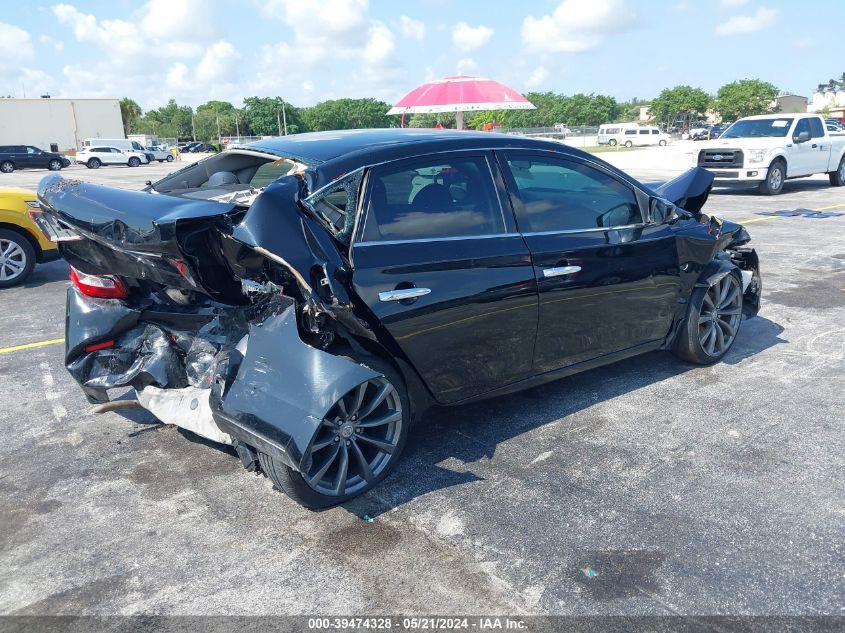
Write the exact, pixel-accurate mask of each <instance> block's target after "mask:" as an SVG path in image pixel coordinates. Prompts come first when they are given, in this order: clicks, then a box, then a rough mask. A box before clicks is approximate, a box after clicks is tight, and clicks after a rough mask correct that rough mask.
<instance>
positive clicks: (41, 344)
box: [0, 338, 65, 354]
mask: <svg viewBox="0 0 845 633" xmlns="http://www.w3.org/2000/svg"><path fill="white" fill-rule="evenodd" d="M64 342H65V340H64V339H63V338H51V339H50V340H49V341H38V342H37V343H24V344H23V345H13V346H12V347H0V354H7V353H9V352H19V351H20V350H22V349H34V348H36V347H44V346H45V345H58V344H59V343H64Z"/></svg>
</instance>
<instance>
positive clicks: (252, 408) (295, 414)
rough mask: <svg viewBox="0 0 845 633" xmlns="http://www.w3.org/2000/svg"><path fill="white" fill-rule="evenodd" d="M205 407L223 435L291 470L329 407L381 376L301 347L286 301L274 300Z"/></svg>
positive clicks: (233, 355)
mask: <svg viewBox="0 0 845 633" xmlns="http://www.w3.org/2000/svg"><path fill="white" fill-rule="evenodd" d="M220 369H221V372H222V374H221V375H219V377H218V380H217V382H216V383H215V385H214V387H213V390H212V396H211V408H212V411H213V413H214V419H215V421H216V422H217V425H218V426H219V427H220V429H221V430H222V431H224V432H225V433H228V434H229V435H231V436H232V437H234V438H236V439H239V440H241V441H243V442H244V443H246V444H248V445H250V446H255V447H257V448H258V449H259V450H261V451H263V452H267V453H270V454H272V455H274V456H277V457H279V458H280V459H281V460H282V461H283V462H285V463H286V464H288V465H289V466H291V467H292V468H294V469H296V470H307V469H308V465H307V464H303V463H302V459H303V456H304V455H306V454H307V450H308V448H309V446H310V444H311V441H312V440H313V438H314V436H315V435H316V433H317V431H318V430H319V428H320V425H321V424H323V419H324V418H325V416H326V414H327V413H328V411H329V409H330V408H331V407H332V405H333V404H334V403H335V402H337V401H338V400H339V399H340V398H341V396H343V395H345V394H346V393H348V392H349V391H350V390H352V389H353V388H354V387H356V386H358V385H360V384H361V383H362V382H365V381H366V380H369V379H370V378H374V377H376V376H378V375H379V374H378V373H376V372H374V371H373V370H371V369H369V368H368V367H364V366H363V365H359V364H358V363H355V362H353V361H351V360H349V359H347V358H343V357H339V356H334V355H332V354H329V353H327V352H324V351H321V350H319V349H316V348H314V347H311V346H310V345H307V344H305V343H303V342H302V340H301V339H300V338H299V335H298V334H297V329H296V314H295V310H294V306H293V304H292V303H291V302H290V301H289V300H284V298H279V300H277V301H274V305H273V306H272V308H269V310H268V316H266V318H264V319H263V320H262V321H260V322H259V321H253V322H252V323H251V324H250V326H249V337H248V339H247V341H246V344H245V349H244V344H243V343H242V344H240V345H238V349H237V350H233V351H232V352H231V353H230V354H229V360H228V367H227V366H226V364H225V363H221V365H220Z"/></svg>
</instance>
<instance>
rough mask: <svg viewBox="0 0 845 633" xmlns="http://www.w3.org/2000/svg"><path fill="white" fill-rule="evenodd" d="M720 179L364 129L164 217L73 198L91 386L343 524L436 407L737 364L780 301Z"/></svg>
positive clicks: (488, 138)
mask: <svg viewBox="0 0 845 633" xmlns="http://www.w3.org/2000/svg"><path fill="white" fill-rule="evenodd" d="M712 180H713V178H712V176H711V175H710V174H709V173H708V172H707V171H705V170H702V169H693V170H691V171H690V172H687V173H686V174H683V175H682V176H679V177H678V178H676V179H675V180H673V181H670V182H668V183H665V184H664V185H661V186H660V187H656V188H650V187H648V186H646V185H643V184H641V183H639V182H637V181H636V180H634V179H633V178H631V177H629V176H627V175H626V174H624V173H622V172H620V171H619V170H617V169H615V168H614V167H612V166H610V165H608V164H607V163H605V162H603V161H601V160H600V159H598V158H596V157H594V156H592V155H590V154H586V153H584V152H581V151H579V150H577V149H573V148H570V147H567V146H565V145H561V144H559V143H554V142H549V141H542V140H535V139H528V138H522V137H518V136H505V135H496V134H487V133H470V132H453V131H448V130H444V131H419V130H367V131H363V130H357V131H349V132H330V133H319V134H301V135H294V136H287V137H283V138H280V139H272V140H265V141H260V142H257V143H253V144H251V145H249V146H247V147H243V148H234V149H232V150H229V151H227V152H224V153H221V154H217V155H215V156H211V157H209V158H207V159H204V160H202V161H200V162H198V163H195V164H193V165H190V166H187V167H185V168H184V169H182V170H180V171H178V172H176V173H174V174H172V175H170V176H168V177H166V178H164V179H163V180H161V181H159V182H157V183H155V184H154V185H151V186H150V187H148V189H147V190H146V191H144V192H138V191H125V190H120V189H113V188H108V187H103V186H100V185H93V184H87V183H82V182H79V181H66V180H63V179H62V178H61V177H60V176H58V175H53V176H48V177H46V178H45V179H44V180H43V181H42V182H41V185H40V188H39V200H40V202H41V205H42V208H43V210H44V211H45V213H43V214H40V216H39V222H41V224H42V228H43V229H44V230H45V231H47V232H48V233H50V234H51V235H53V237H54V238H55V239H57V240H59V241H60V244H61V251H62V255H63V256H64V257H65V259H67V261H68V262H69V263H70V264H71V266H72V268H71V278H72V281H73V284H72V286H71V288H70V289H69V290H68V302H67V325H68V330H67V343H66V345H67V347H66V359H65V361H66V364H67V367H68V369H69V370H70V372H71V374H72V375H73V377H74V378H75V379H76V380H77V381H78V382H79V383H80V384H81V385H82V388H83V389H84V391H85V393H86V394H87V396H88V398H89V400H91V401H92V402H98V403H108V399H109V396H108V391H109V390H110V389H113V388H121V387H122V388H125V387H127V386H131V387H134V388H135V390H136V392H137V394H138V401H139V403H140V405H142V406H144V407H146V408H147V409H149V410H150V411H152V412H153V413H154V414H155V415H156V416H157V417H159V419H161V420H162V421H163V422H166V423H170V424H176V425H179V426H181V427H184V428H187V429H190V430H192V431H194V432H195V433H198V434H200V435H203V436H205V437H207V438H210V439H212V440H214V441H217V442H223V443H226V444H230V445H233V446H234V448H235V450H236V451H237V453H238V455H239V456H240V458H241V460H242V462H243V464H244V466H245V467H246V468H247V469H250V470H260V471H262V472H264V473H265V474H266V475H267V476H268V477H270V478H271V479H272V480H273V481H274V483H275V484H276V485H277V486H278V488H280V489H281V490H283V491H285V492H286V493H287V494H288V495H290V496H291V497H292V498H293V499H295V500H296V501H298V502H299V503H301V504H303V505H305V506H307V507H310V508H320V507H326V506H330V505H333V504H337V503H341V502H343V501H346V500H348V499H350V498H352V497H354V496H356V495H358V494H361V493H363V492H365V491H366V490H369V489H370V488H372V487H373V486H374V485H376V484H377V483H378V482H379V481H380V480H381V479H383V478H384V477H385V476H386V475H387V474H388V473H389V472H390V470H391V469H392V468H393V467H394V466H395V465H396V462H397V460H398V459H399V457H400V455H401V453H402V449H403V447H404V445H405V442H406V439H407V437H408V428H409V426H410V425H411V424H412V423H414V422H415V421H417V420H419V419H420V418H422V417H423V416H424V414H425V412H426V410H428V409H429V408H430V407H432V406H435V405H439V406H446V405H455V404H460V403H466V402H471V401H474V400H479V399H482V398H490V397H493V396H497V395H501V394H505V393H509V392H513V391H517V390H520V389H525V388H527V387H531V386H535V385H538V384H540V383H543V382H546V381H550V380H556V379H559V378H561V377H563V376H567V375H570V374H573V373H575V372H580V371H583V370H585V369H590V368H593V367H597V366H600V365H604V364H607V363H611V362H614V361H616V360H619V359H623V358H627V357H630V356H633V355H636V354H641V353H643V352H648V351H651V350H659V349H666V350H671V351H672V352H674V353H675V354H677V355H678V356H679V357H681V358H683V359H685V360H687V361H689V362H692V363H698V364H704V365H706V364H711V363H715V362H717V361H719V360H720V359H721V358H722V357H723V356H724V355H725V354H726V353H727V352H728V350H730V348H731V345H732V344H733V342H734V340H735V339H736V336H737V335H738V331H739V329H740V324H741V320H742V315H743V314H745V315H746V316H748V317H750V316H753V315H754V314H756V312H757V308H758V306H759V301H760V292H761V282H760V276H759V272H758V261H757V255H756V253H755V251H754V250H753V249H752V248H750V247H749V245H748V242H749V239H750V238H749V236H748V234H747V233H746V231H745V230H744V229H743V228H742V227H741V226H739V225H737V224H733V223H731V222H727V221H722V220H719V219H717V218H714V217H709V216H707V215H705V214H703V213H702V212H701V208H702V205H703V204H704V203H705V201H706V199H707V196H708V194H709V192H710V188H711V185H712ZM105 406H106V407H108V404H106V405H105Z"/></svg>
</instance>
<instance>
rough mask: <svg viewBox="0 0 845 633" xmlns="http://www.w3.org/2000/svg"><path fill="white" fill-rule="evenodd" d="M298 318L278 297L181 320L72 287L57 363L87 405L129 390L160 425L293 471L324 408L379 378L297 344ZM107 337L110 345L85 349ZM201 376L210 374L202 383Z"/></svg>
mask: <svg viewBox="0 0 845 633" xmlns="http://www.w3.org/2000/svg"><path fill="white" fill-rule="evenodd" d="M296 317H297V315H296V306H295V304H294V302H293V300H292V299H290V298H287V297H283V296H279V297H275V298H274V299H273V300H271V301H269V302H268V303H267V304H266V305H263V306H261V307H260V308H259V307H255V306H250V307H247V308H230V307H225V306H221V307H217V308H203V309H201V311H200V312H199V313H198V314H183V313H165V312H163V311H162V309H161V307H160V306H154V307H148V308H146V309H143V308H142V309H133V308H130V307H128V306H126V305H125V304H124V303H123V302H121V301H117V300H111V299H92V298H90V297H85V296H83V295H81V294H80V293H79V292H78V291H77V290H76V289H75V288H71V289H70V290H68V304H67V335H66V359H65V361H66V365H67V368H68V370H69V371H70V373H71V374H72V375H73V377H74V378H75V379H76V380H77V382H79V383H80V385H82V387H83V389H84V390H85V392H86V394H87V395H88V397H89V400H91V401H92V402H105V401H107V400H108V395H107V390H108V389H111V388H117V387H124V388H125V387H134V388H135V389H136V391H138V392H139V394H140V395H139V400H140V401H141V404H142V405H144V404H145V402H146V405H145V406H147V408H148V409H149V410H150V411H152V412H153V413H154V414H156V413H158V414H159V418H160V419H161V420H162V421H163V422H165V423H171V424H176V425H177V426H182V427H184V428H188V429H190V430H192V431H194V432H195V433H198V434H200V435H203V436H204V437H208V438H209V439H211V440H213V441H217V442H221V441H222V442H224V443H232V441H234V440H239V441H241V442H243V443H245V444H248V445H250V446H253V447H255V448H256V449H258V450H260V451H262V452H265V453H268V454H270V455H273V456H274V457H278V458H279V459H281V460H282V461H283V462H284V463H286V464H288V465H289V466H290V467H292V468H294V469H296V470H300V469H301V468H302V467H303V460H304V459H305V456H306V455H307V453H308V449H309V448H310V445H311V442H312V440H313V438H314V436H315V435H316V433H317V431H318V430H319V428H320V425H321V424H323V419H324V418H325V417H326V415H327V414H328V412H329V410H330V409H331V408H332V406H333V405H334V404H335V403H336V402H337V401H338V400H339V399H340V397H341V396H343V395H344V394H346V393H347V392H349V391H350V390H351V389H353V388H354V387H356V386H357V385H359V384H361V383H362V382H364V381H366V380H369V379H370V378H374V377H376V376H378V375H379V374H378V373H376V372H374V371H373V370H372V369H370V368H368V367H365V366H363V365H360V364H358V363H355V362H353V361H351V360H349V359H347V358H343V357H340V356H335V355H332V354H329V353H327V352H324V351H322V350H319V349H317V348H314V347H311V346H309V345H307V344H306V343H304V342H303V341H302V340H301V339H300V337H299V332H298V329H297V323H296V321H297V318H296ZM186 328H187V329H186ZM111 340H113V341H115V344H114V346H113V347H110V348H107V349H102V350H96V351H91V352H86V351H85V347H86V346H88V345H91V344H93V343H99V342H102V341H111ZM197 367H200V369H197ZM202 375H209V376H212V380H211V385H210V387H208V386H204V385H203V384H202V381H201V379H198V378H197V377H198V376H200V377H201V376H202ZM189 376H190V377H189ZM197 387H201V388H199V389H198V388H197ZM206 399H207V400H206ZM206 402H207V405H206ZM191 407H193V409H191ZM200 417H201V418H203V419H198V418H200Z"/></svg>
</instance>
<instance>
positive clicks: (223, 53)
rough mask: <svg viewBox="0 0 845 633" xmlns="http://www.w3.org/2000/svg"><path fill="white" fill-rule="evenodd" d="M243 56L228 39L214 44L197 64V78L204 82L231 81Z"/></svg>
mask: <svg viewBox="0 0 845 633" xmlns="http://www.w3.org/2000/svg"><path fill="white" fill-rule="evenodd" d="M240 58H241V56H240V55H239V54H238V52H237V51H236V50H235V47H234V46H232V45H231V44H230V43H229V42H227V41H226V40H220V41H219V42H215V43H214V44H212V45H211V46H210V47H209V48H208V49H207V50H206V51H205V54H204V55H203V57H202V59H201V60H200V62H199V64H197V71H196V76H197V79H199V80H200V81H203V82H208V83H211V82H217V81H231V80H232V79H233V78H234V74H235V70H236V65H237V62H238V60H239V59H240Z"/></svg>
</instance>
